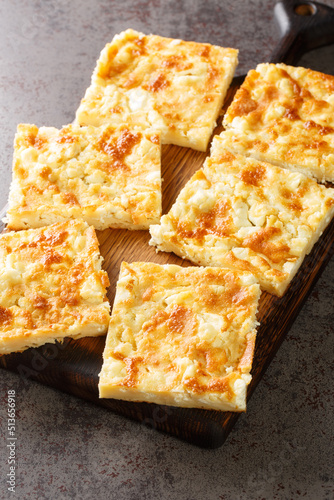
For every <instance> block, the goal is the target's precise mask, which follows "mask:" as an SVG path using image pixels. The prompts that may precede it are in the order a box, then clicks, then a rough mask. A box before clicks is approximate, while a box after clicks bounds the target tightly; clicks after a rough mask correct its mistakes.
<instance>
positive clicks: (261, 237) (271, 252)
mask: <svg viewBox="0 0 334 500" xmlns="http://www.w3.org/2000/svg"><path fill="white" fill-rule="evenodd" d="M280 233H281V230H280V229H278V228H276V227H266V228H261V229H260V230H258V231H256V232H254V233H253V234H251V235H250V236H248V237H247V238H245V239H244V240H243V242H242V246H243V247H248V248H250V249H251V250H253V251H254V252H256V253H261V254H263V255H265V256H266V257H268V259H270V260H271V261H272V262H274V264H278V263H280V262H282V261H286V260H288V259H289V257H290V253H289V251H290V248H289V246H288V245H285V244H281V245H279V244H275V243H273V242H272V241H270V239H271V238H273V237H274V236H277V235H278V234H280Z"/></svg>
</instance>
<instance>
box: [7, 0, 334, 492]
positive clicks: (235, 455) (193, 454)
mask: <svg viewBox="0 0 334 500" xmlns="http://www.w3.org/2000/svg"><path fill="white" fill-rule="evenodd" d="M274 3H275V2H274V1H273V0H269V1H265V0H250V1H249V2H246V1H242V0H226V1H224V0H205V1H202V0H185V1H179V0H165V1H163V0H152V1H148V0H137V1H133V0H123V1H111V0H96V1H88V0H81V1H79V0H72V1H70V0H58V1H56V0H30V1H28V0H21V1H19V0H1V1H0V40H1V43H0V158H1V161H0V169H1V170H0V171H1V183H0V200H1V206H3V205H5V203H6V201H7V195H8V188H9V183H10V177H11V157H12V142H13V137H14V133H15V129H16V125H17V123H19V122H30V123H35V124H36V125H38V126H41V125H49V126H51V125H52V126H56V127H58V126H61V125H63V124H66V123H69V122H71V121H72V120H73V118H74V113H75V110H76V108H77V107H78V104H79V101H80V99H81V97H82V96H83V94H84V91H85V89H86V87H87V86H88V85H89V81H90V75H91V73H92V70H93V68H94V65H95V61H96V59H97V57H98V55H99V52H100V50H101V49H102V47H103V46H104V45H105V43H107V42H109V41H110V40H111V38H112V37H113V35H114V34H115V33H118V32H120V31H121V30H123V29H125V28H128V27H132V28H135V29H138V30H141V31H143V32H146V33H150V32H153V33H156V34H160V35H164V36H171V37H175V38H184V39H188V40H190V39H192V40H196V41H202V42H210V43H214V44H218V45H222V46H230V47H237V48H239V49H240V63H239V66H238V70H237V73H238V74H243V73H245V72H246V71H247V70H248V69H250V68H252V67H254V66H255V65H256V64H257V63H258V62H263V61H266V60H268V58H269V56H270V53H271V51H272V50H273V48H274V46H275V43H276V42H277V39H278V31H277V29H276V27H275V24H274V21H273V5H274ZM326 3H327V4H328V5H331V6H333V7H334V1H327V2H326ZM301 64H303V65H305V66H309V67H311V68H314V69H319V70H322V71H324V72H328V73H334V47H333V46H330V47H327V48H323V49H319V50H317V51H316V52H313V53H310V54H308V55H306V56H304V57H303V59H302V60H301ZM333 278H334V260H333V259H332V260H331V262H330V263H329V265H328V266H327V268H326V270H325V272H324V273H323V275H322V277H321V279H320V280H319V282H318V284H317V285H316V287H315V288H314V290H313V292H312V294H311V296H310V297H309V299H308V301H307V303H306V305H305V306H304V308H303V309H302V311H301V313H300V314H299V317H298V319H297V321H296V322H295V323H294V326H293V327H292V329H291V330H290V333H289V334H288V336H287V338H286V340H285V342H284V343H283V345H282V346H281V348H280V350H279V352H278V354H277V355H276V357H275V359H274V361H273V362H272V364H271V366H270V367H269V369H268V370H267V372H266V374H265V376H264V377H263V379H262V381H261V383H260V384H259V386H258V388H257V389H256V391H255V394H254V395H253V397H252V399H251V400H250V402H249V404H248V410H247V414H244V415H242V416H241V417H240V419H239V420H238V423H237V425H236V426H235V427H234V429H233V431H232V432H231V434H230V436H229V438H228V439H227V441H226V442H225V444H224V445H223V446H222V447H221V448H219V449H216V450H202V449H199V448H196V447H194V446H192V445H190V444H186V443H183V442H181V441H179V440H177V439H176V438H173V437H170V436H168V435H162V434H159V433H158V432H156V431H154V430H151V429H147V428H146V427H144V426H142V425H140V424H138V423H135V422H132V421H129V420H126V419H125V418H122V417H119V416H116V415H114V414H112V413H110V412H108V411H106V410H104V409H101V408H97V407H94V406H92V405H90V404H88V403H86V402H84V401H81V400H79V399H76V398H74V397H70V396H68V395H66V394H63V393H61V392H57V391H55V390H52V389H50V388H46V387H44V386H42V385H39V384H37V383H34V382H31V381H23V380H21V379H20V378H19V377H18V376H16V375H15V374H11V373H9V372H6V371H4V370H1V377H0V379H1V381H0V398H1V406H0V416H1V436H0V437H1V441H0V450H1V452H0V471H1V475H0V478H1V483H0V498H4V499H7V498H15V497H17V498H20V499H48V500H49V499H56V500H61V499H77V498H78V499H91V498H96V499H109V498H110V499H117V500H130V499H133V500H137V499H139V500H141V499H161V500H167V499H171V500H174V499H177V500H198V499H208V500H211V499H217V500H223V499H224V500H237V499H238V500H239V499H245V500H248V499H262V498H264V499H297V498H303V499H304V498H305V499H312V500H313V499H314V500H320V499H328V500H329V499H332V498H333V497H334V478H333V465H334V464H333V453H332V451H333V450H332V446H333V409H334V395H333V375H332V370H333V345H334V341H333V324H334V307H333V293H334V279H333ZM8 390H15V391H16V437H17V444H16V460H17V469H16V492H15V494H14V493H11V492H10V491H8V489H7V488H8V483H7V480H8V476H7V474H8V473H9V464H8V456H9V449H8V447H7V441H6V440H7V391H8Z"/></svg>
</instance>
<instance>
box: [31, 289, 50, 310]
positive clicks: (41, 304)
mask: <svg viewBox="0 0 334 500" xmlns="http://www.w3.org/2000/svg"><path fill="white" fill-rule="evenodd" d="M32 303H33V305H34V307H36V308H37V309H48V308H49V307H50V304H49V302H48V299H46V298H45V297H42V295H38V294H37V293H36V294H35V295H34V296H33V297H32Z"/></svg>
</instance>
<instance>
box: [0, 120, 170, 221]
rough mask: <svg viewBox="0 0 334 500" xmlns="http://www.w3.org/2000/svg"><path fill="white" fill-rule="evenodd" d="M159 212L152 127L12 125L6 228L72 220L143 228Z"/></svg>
mask: <svg viewBox="0 0 334 500" xmlns="http://www.w3.org/2000/svg"><path fill="white" fill-rule="evenodd" d="M160 214H161V174H160V133H159V132H157V131H154V130H146V131H140V130H137V129H134V128H131V127H128V126H127V125H121V126H118V127H115V126H112V125H105V126H103V127H101V128H97V127H93V126H89V127H79V126H77V125H67V126H66V127H64V128H62V129H61V130H58V129H56V128H53V127H41V128H40V129H38V128H37V127H36V126H35V125H24V124H21V125H19V126H18V129H17V134H16V136H15V144H14V161H13V179H12V184H11V189H10V195H9V209H8V211H7V217H6V219H5V221H6V222H7V223H8V227H9V228H10V229H25V228H29V227H35V228H36V227H42V226H45V225H48V224H52V223H55V222H60V221H65V220H69V219H74V218H82V219H83V220H85V221H86V222H88V224H90V225H94V226H95V228H96V229H100V230H102V229H106V228H108V227H122V228H127V229H147V228H148V227H149V225H150V224H153V223H157V222H158V221H159V218H160Z"/></svg>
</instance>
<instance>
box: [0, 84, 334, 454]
mask: <svg viewBox="0 0 334 500" xmlns="http://www.w3.org/2000/svg"><path fill="white" fill-rule="evenodd" d="M236 88H237V83H234V85H232V86H231V88H230V90H229V93H228V96H227V99H226V103H225V106H224V108H225V109H226V107H227V105H228V104H229V102H230V101H231V99H232V97H233V95H234V92H235V90H236ZM220 121H221V120H220ZM220 130H221V126H218V127H217V129H216V130H215V133H218V132H219V131H220ZM206 155H207V153H199V152H196V151H193V150H190V149H186V148H181V147H177V146H164V147H163V153H162V176H163V179H164V182H163V212H164V213H166V212H167V211H168V210H169V208H170V206H171V205H172V203H173V202H174V200H175V197H176V195H177V193H178V192H179V190H180V189H181V188H182V186H183V185H184V184H185V182H186V181H187V180H188V179H189V177H190V176H191V175H192V174H193V173H194V172H195V171H196V170H197V169H198V168H200V167H201V166H202V163H203V161H204V159H205V157H206ZM98 238H99V241H100V248H101V253H102V255H103V257H104V259H105V260H104V269H105V270H106V271H107V272H108V275H109V279H110V283H111V285H110V288H109V292H108V297H109V299H110V301H111V303H112V302H113V299H114V293H115V286H116V281H117V278H118V273H119V267H120V263H121V262H122V260H125V261H127V262H135V261H153V262H157V263H162V264H166V263H176V264H180V265H182V266H186V265H191V264H190V263H189V262H187V261H184V260H182V259H180V258H179V257H176V256H175V255H174V254H168V253H162V252H160V253H158V254H156V252H155V249H154V248H153V247H150V246H149V245H148V241H149V238H150V237H149V233H148V231H127V230H116V229H114V230H111V229H110V230H109V229H108V230H105V231H103V232H99V233H98ZM333 242H334V221H333V223H332V224H331V225H330V227H328V228H327V230H326V232H325V233H324V234H323V235H322V237H321V239H320V241H319V242H318V243H317V245H316V246H315V248H314V249H313V251H312V252H311V254H310V255H309V256H308V257H307V258H306V259H305V261H304V262H303V264H302V266H301V269H300V270H299V272H298V274H297V275H296V277H295V278H294V280H293V281H292V284H291V286H290V288H289V289H288V291H287V292H286V294H285V295H284V297H283V298H277V297H274V296H272V295H270V294H268V293H262V295H261V299H260V306H259V313H258V320H259V322H260V327H259V329H258V336H257V342H256V351H255V357H254V364H253V369H252V375H253V379H252V382H251V384H250V385H249V390H248V398H249V397H250V396H251V394H252V393H253V391H254V389H255V387H256V386H257V384H258V383H259V381H260V380H261V377H262V376H263V373H264V371H265V370H266V368H267V366H268V365H269V363H270V361H271V360H272V358H273V357H274V355H275V353H276V351H277V349H278V347H279V345H280V344H281V342H282V341H283V339H284V337H285V335H286V334H287V332H288V330H289V328H290V326H291V324H292V322H293V321H294V319H295V318H296V316H297V314H298V312H299V310H300V308H301V307H302V305H303V303H304V301H305V299H306V297H307V295H308V294H309V292H310V290H311V288H312V287H313V285H314V284H315V282H316V280H317V279H318V277H319V276H320V273H321V271H322V270H323V268H324V266H325V265H326V263H327V262H328V260H329V259H330V256H331V254H332V251H333ZM104 343H105V337H99V338H84V339H81V340H76V341H74V340H70V339H67V340H66V341H65V343H64V344H63V345H59V344H56V345H52V344H47V345H45V346H42V347H40V348H37V349H28V350H27V351H25V352H23V353H15V354H10V355H7V356H2V357H1V358H0V366H1V367H3V368H5V369H7V370H11V371H15V372H18V373H19V374H20V376H21V377H23V378H24V379H26V378H28V379H32V380H37V381H39V382H41V383H43V384H46V385H49V386H51V387H54V388H57V389H60V390H61V391H65V392H67V393H69V394H72V395H74V396H78V397H80V398H83V399H86V400H88V401H91V402H93V403H95V404H98V405H100V406H103V407H105V408H108V409H110V410H112V411H113V412H116V413H118V414H120V415H124V416H126V417H129V418H132V419H134V420H137V421H139V422H141V423H142V424H144V425H148V426H151V427H154V428H156V429H158V430H161V431H165V432H168V433H170V434H173V435H175V436H177V437H179V438H181V439H184V440H186V441H189V442H191V443H193V444H196V445H199V446H202V447H208V448H214V447H218V446H220V445H221V444H222V443H223V442H224V440H225V439H226V437H227V435H228V433H229V431H230V430H231V428H232V426H233V425H234V424H235V422H236V420H237V418H238V416H239V414H238V413H232V412H219V411H209V410H198V409H186V408H173V407H167V406H160V405H155V404H150V403H132V402H126V401H118V400H103V399H99V397H98V374H99V372H100V369H101V366H102V352H103V349H104Z"/></svg>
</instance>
